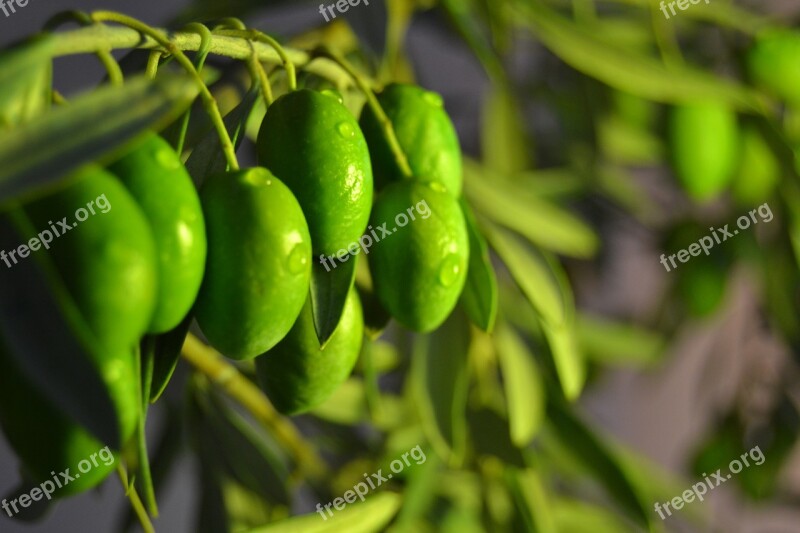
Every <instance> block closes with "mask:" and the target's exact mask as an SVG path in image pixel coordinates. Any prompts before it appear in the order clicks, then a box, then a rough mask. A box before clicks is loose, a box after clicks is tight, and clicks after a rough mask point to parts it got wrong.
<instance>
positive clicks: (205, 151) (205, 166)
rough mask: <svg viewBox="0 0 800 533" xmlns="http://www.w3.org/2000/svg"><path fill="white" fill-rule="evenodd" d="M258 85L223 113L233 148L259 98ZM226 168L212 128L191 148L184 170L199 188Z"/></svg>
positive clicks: (238, 141)
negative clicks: (228, 111) (232, 107)
mask: <svg viewBox="0 0 800 533" xmlns="http://www.w3.org/2000/svg"><path fill="white" fill-rule="evenodd" d="M258 87H259V86H258V84H257V83H256V84H254V85H253V87H251V88H250V90H249V91H247V94H245V95H244V98H242V101H241V102H240V103H239V105H238V106H236V107H235V108H234V109H233V110H232V111H231V112H230V113H228V114H227V115H225V117H224V119H223V122H224V124H225V129H227V130H228V135H230V138H231V142H232V143H233V146H234V149H236V148H238V147H239V145H240V144H241V143H242V140H243V139H244V137H245V131H244V130H245V126H246V124H247V119H248V117H249V116H250V113H251V112H252V110H253V106H254V105H255V103H256V102H257V101H258V100H260V96H261V93H260V90H259V88H258ZM193 115H194V114H193ZM227 168H228V162H227V160H226V159H225V154H224V153H223V151H222V146H221V145H220V142H219V134H218V133H217V131H216V130H214V129H212V130H211V131H209V132H208V133H207V134H206V135H205V137H203V139H202V140H201V141H200V142H199V143H198V144H197V146H195V147H194V149H193V150H192V154H191V155H190V156H189V159H187V160H186V170H188V171H189V174H190V175H191V176H192V180H193V181H194V184H195V185H196V186H197V187H198V188H200V186H201V185H202V184H203V182H204V181H205V179H206V178H207V177H208V176H211V175H212V174H218V173H220V172H225V171H226V170H227Z"/></svg>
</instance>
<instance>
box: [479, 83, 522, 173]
mask: <svg viewBox="0 0 800 533" xmlns="http://www.w3.org/2000/svg"><path fill="white" fill-rule="evenodd" d="M482 121H483V131H482V133H481V149H482V156H483V158H482V160H483V162H484V164H485V165H486V166H487V167H488V168H491V169H494V170H496V171H498V172H501V173H503V174H512V173H514V172H520V171H523V170H525V169H527V168H529V167H530V166H531V163H532V161H531V159H532V158H531V154H532V153H533V143H532V142H531V139H530V138H529V136H528V134H527V132H526V131H525V127H524V126H523V123H522V114H521V109H520V108H519V105H518V104H517V102H516V101H515V99H514V96H513V95H512V94H511V91H510V90H509V89H508V87H505V86H498V87H496V88H493V89H492V90H491V91H490V92H489V95H488V96H487V97H486V100H485V101H484V103H483V114H482Z"/></svg>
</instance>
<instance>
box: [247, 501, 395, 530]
mask: <svg viewBox="0 0 800 533" xmlns="http://www.w3.org/2000/svg"><path fill="white" fill-rule="evenodd" d="M401 501H402V497H401V496H400V495H399V494H395V493H393V492H379V493H377V494H372V495H370V496H369V498H368V499H366V500H365V501H363V502H358V503H352V504H349V505H347V506H346V507H345V508H344V509H342V510H341V511H338V510H337V511H333V513H334V514H333V516H332V517H331V516H328V517H326V518H324V519H323V517H322V516H321V515H320V514H318V513H310V514H306V515H302V516H296V517H292V518H288V519H286V520H281V521H280V522H275V523H274V524H270V525H267V526H264V527H260V528H257V529H253V530H251V531H249V532H248V533H297V532H303V533H340V532H343V531H346V532H347V533H378V532H379V531H383V530H384V528H385V527H386V526H387V525H388V524H389V522H391V520H392V518H394V516H395V515H396V514H397V511H398V510H399V509H400V503H401ZM331 509H333V508H332V507H331ZM326 515H327V513H326Z"/></svg>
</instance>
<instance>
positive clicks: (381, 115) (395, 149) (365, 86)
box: [314, 47, 414, 178]
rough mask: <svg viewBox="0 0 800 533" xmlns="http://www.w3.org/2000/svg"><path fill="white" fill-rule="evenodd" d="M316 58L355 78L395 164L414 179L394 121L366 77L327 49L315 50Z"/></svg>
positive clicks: (408, 176)
mask: <svg viewBox="0 0 800 533" xmlns="http://www.w3.org/2000/svg"><path fill="white" fill-rule="evenodd" d="M314 56H317V57H324V58H327V59H330V60H331V61H333V62H334V63H336V64H337V65H339V66H340V67H342V69H344V71H345V72H347V73H348V74H349V75H350V77H351V78H353V80H354V81H355V82H356V85H358V88H359V89H361V92H363V93H364V96H366V97H367V105H369V107H370V108H371V109H372V112H373V113H374V114H375V117H376V118H377V119H378V122H379V123H380V124H381V127H382V128H383V133H384V135H385V136H386V141H387V142H388V143H389V148H390V149H391V150H392V153H394V158H395V162H396V163H397V166H398V167H399V168H400V172H402V173H403V176H404V177H406V178H412V177H413V176H414V173H413V172H412V171H411V167H410V166H409V164H408V158H407V157H406V154H405V152H403V148H402V147H401V146H400V141H398V140H397V134H396V133H395V131H394V126H393V125H392V121H391V120H389V117H388V116H386V113H385V112H384V111H383V107H381V104H380V102H378V98H377V97H376V96H375V93H374V92H373V90H372V88H371V87H370V86H369V83H368V82H367V80H366V79H365V78H364V76H362V75H361V74H360V73H359V72H358V71H356V69H355V68H353V66H352V65H351V64H350V63H349V62H347V61H346V60H345V59H344V58H343V57H340V56H339V55H338V54H336V53H335V52H333V51H332V50H330V49H328V48H326V47H319V48H317V49H316V50H314Z"/></svg>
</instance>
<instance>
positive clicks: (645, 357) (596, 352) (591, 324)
mask: <svg viewBox="0 0 800 533" xmlns="http://www.w3.org/2000/svg"><path fill="white" fill-rule="evenodd" d="M576 325H577V327H576V332H577V338H578V344H579V345H580V347H581V350H582V352H583V353H584V354H586V356H587V357H588V358H590V359H593V360H595V361H596V362H598V363H602V364H617V365H619V364H622V365H650V364H653V363H655V362H657V361H658V360H659V357H660V356H661V353H662V351H663V349H664V347H665V346H666V339H664V338H663V337H662V336H661V335H659V334H658V333H655V332H653V331H647V330H644V329H642V328H638V327H636V326H631V325H628V324H621V323H617V322H611V321H609V320H603V319H597V318H593V317H591V316H589V315H585V314H579V315H578V319H577V324H576Z"/></svg>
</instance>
